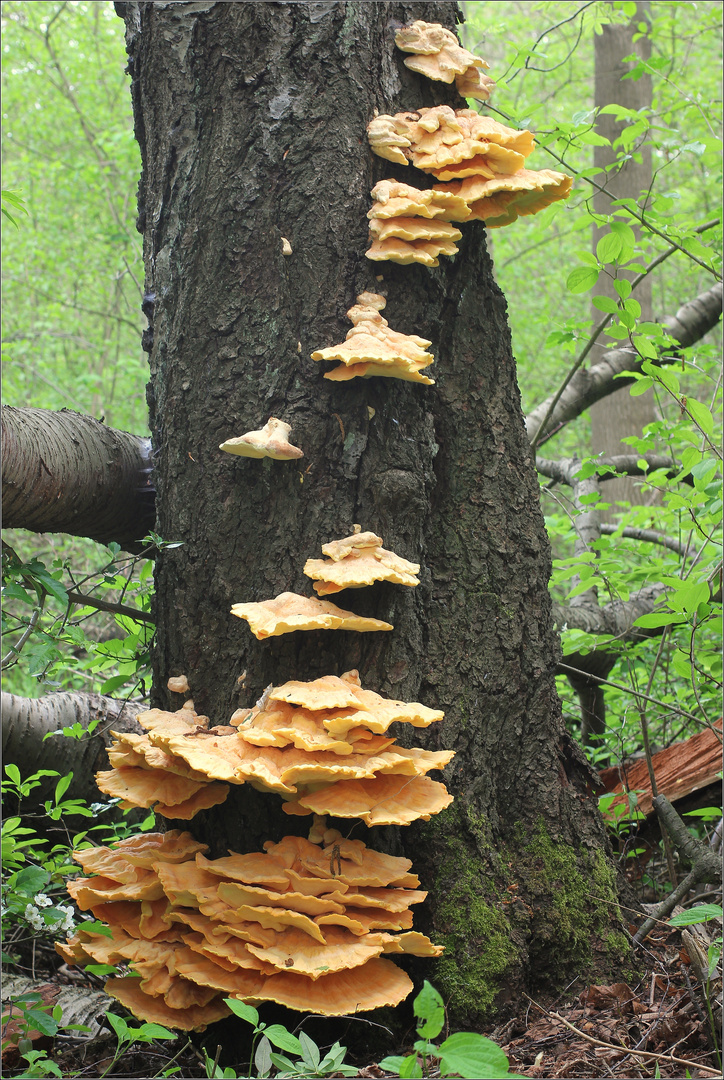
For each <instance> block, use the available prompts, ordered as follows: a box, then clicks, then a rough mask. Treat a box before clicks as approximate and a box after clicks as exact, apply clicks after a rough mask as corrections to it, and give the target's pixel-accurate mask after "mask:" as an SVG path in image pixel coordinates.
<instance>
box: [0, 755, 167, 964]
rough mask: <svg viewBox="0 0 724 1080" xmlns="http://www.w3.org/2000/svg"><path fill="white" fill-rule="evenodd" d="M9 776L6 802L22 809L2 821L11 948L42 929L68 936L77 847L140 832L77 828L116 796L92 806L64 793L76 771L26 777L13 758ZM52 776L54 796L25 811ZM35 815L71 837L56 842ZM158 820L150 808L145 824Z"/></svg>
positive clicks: (97, 927) (9, 956)
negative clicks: (41, 831)
mask: <svg viewBox="0 0 724 1080" xmlns="http://www.w3.org/2000/svg"><path fill="white" fill-rule="evenodd" d="M71 737H72V736H71ZM5 776H6V779H5V780H3V781H2V794H3V802H4V803H5V804H6V805H7V802H8V801H9V800H10V799H12V800H16V801H17V813H16V814H12V815H8V816H6V817H5V819H4V821H3V824H2V884H1V886H0V888H1V894H2V932H3V940H4V943H5V947H6V948H7V949H8V950H10V949H13V948H17V947H18V946H19V945H21V944H22V943H23V942H25V941H29V940H31V939H34V938H37V936H38V935H39V934H43V935H47V936H48V937H50V938H51V939H54V938H62V937H66V936H67V935H68V934H69V933H70V932H71V931H73V930H74V929H75V927H76V924H77V920H78V915H77V913H76V911H75V909H74V908H73V906H72V904H69V903H67V900H68V895H67V884H66V883H67V878H68V875H70V874H73V873H76V872H77V871H78V867H77V865H76V864H75V863H74V862H73V858H72V853H73V850H75V849H77V848H84V847H89V846H92V842H93V841H95V842H96V843H108V842H110V841H113V840H119V839H122V838H123V837H124V836H126V835H130V833H131V832H134V833H135V832H137V831H138V828H139V826H133V827H131V826H129V825H127V824H126V823H125V822H123V821H122V822H121V823H120V824H117V825H109V824H98V825H92V826H91V827H90V828H89V829H86V830H84V831H82V832H80V833H75V834H73V832H72V830H71V828H70V827H69V819H70V818H73V817H81V818H86V819H87V818H96V819H97V818H98V816H99V815H100V814H102V813H103V812H104V811H107V810H108V809H109V808H110V807H111V806H112V805H114V803H115V802H117V800H112V801H111V802H108V803H95V804H93V806H90V807H89V806H87V805H86V804H85V803H84V802H82V801H81V800H79V799H66V798H64V796H65V793H66V791H67V790H68V786H69V785H70V782H71V780H72V778H73V774H72V773H69V774H67V775H66V776H60V774H59V773H57V772H55V771H54V770H52V769H41V770H40V771H38V772H36V773H34V774H33V775H32V776H29V777H27V778H26V779H23V778H22V776H21V774H20V771H19V769H18V768H17V766H16V765H12V764H9V765H6V766H5ZM49 777H58V781H57V783H56V785H55V790H54V792H53V795H52V798H50V799H46V800H45V802H44V804H43V812H42V813H41V814H37V815H33V814H27V813H23V806H22V801H23V799H26V798H27V797H28V795H30V793H31V792H32V791H34V790H35V789H36V788H38V787H40V786H41V785H42V784H43V782H44V780H45V778H49ZM21 815H22V816H21ZM36 820H39V821H40V822H42V823H43V824H47V822H48V821H54V822H57V823H58V825H59V826H61V828H62V829H63V830H64V831H65V834H66V837H67V839H66V841H65V842H62V843H55V844H51V841H50V840H49V839H48V838H47V836H39V835H38V833H37V830H36V828H35V827H34V822H35V821H36ZM153 825H154V816H153V814H148V815H147V817H146V819H145V821H144V822H143V823H142V824H141V825H140V829H141V831H144V830H148V829H150V828H152V827H153ZM63 901H66V902H63ZM82 919H83V926H84V927H87V928H92V929H93V930H94V931H95V932H97V933H106V932H107V928H106V927H104V926H103V924H100V923H95V922H94V921H92V920H90V918H89V917H88V916H83V917H82ZM2 960H3V963H8V964H13V963H15V962H16V960H17V956H16V955H14V954H13V953H11V952H9V951H8V952H6V951H3V953H2ZM88 970H90V969H88Z"/></svg>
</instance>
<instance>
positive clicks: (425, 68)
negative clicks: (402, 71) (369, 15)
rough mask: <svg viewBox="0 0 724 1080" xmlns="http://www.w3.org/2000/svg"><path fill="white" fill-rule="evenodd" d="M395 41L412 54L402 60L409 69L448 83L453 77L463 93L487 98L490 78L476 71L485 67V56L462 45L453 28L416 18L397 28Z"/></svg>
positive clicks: (483, 99) (403, 50) (492, 85)
mask: <svg viewBox="0 0 724 1080" xmlns="http://www.w3.org/2000/svg"><path fill="white" fill-rule="evenodd" d="M395 44H396V45H397V47H398V49H401V50H402V52H408V53H414V54H415V55H414V56H408V57H407V59H406V60H405V61H404V63H405V67H408V68H409V69H410V71H417V72H419V73H420V74H421V75H425V76H427V78H428V79H435V80H436V81H437V82H445V83H451V82H452V81H453V79H454V80H455V83H456V85H457V88H458V90H459V92H460V93H461V94H462V95H463V96H464V97H475V98H479V99H480V100H481V101H487V100H488V98H489V97H490V93H491V91H492V90H493V88H494V87H495V83H494V82H493V80H492V79H490V78H488V76H486V75H483V74H482V71H480V69H481V68H487V67H489V65H488V64H486V62H485V60H483V59H482V58H481V57H479V56H475V54H474V53H471V52H468V50H467V49H463V48H462V46H461V45H460V43H459V42H458V39H457V38H456V37H455V35H454V34H453V32H452V31H451V30H447V29H445V27H444V26H441V25H440V23H427V22H423V21H422V20H421V19H417V20H415V22H413V23H410V24H409V25H408V26H403V27H402V29H401V30H398V31H397V33H396V34H395Z"/></svg>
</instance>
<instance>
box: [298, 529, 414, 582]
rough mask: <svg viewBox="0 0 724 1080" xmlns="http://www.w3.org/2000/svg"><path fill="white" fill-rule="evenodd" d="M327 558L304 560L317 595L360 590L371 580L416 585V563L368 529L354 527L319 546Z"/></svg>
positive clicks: (306, 572)
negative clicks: (387, 546)
mask: <svg viewBox="0 0 724 1080" xmlns="http://www.w3.org/2000/svg"><path fill="white" fill-rule="evenodd" d="M322 552H323V553H324V554H325V555H327V556H328V558H327V559H307V561H306V563H305V564H304V573H305V574H306V575H307V577H310V578H312V580H313V581H314V589H315V591H316V592H317V593H319V595H320V596H327V595H328V594H329V593H336V592H341V591H342V590H343V589H361V588H363V587H364V586H365V585H371V584H372V583H373V582H375V581H389V582H392V583H393V584H395V585H410V586H414V585H419V584H420V582H419V580H418V578H417V577H416V576H415V575H416V574H419V572H420V566H419V563H411V562H408V561H407V560H406V559H403V558H401V557H400V556H399V555H396V554H395V552H394V551H387V550H386V549H385V548H383V547H382V539H381V537H379V536H375V534H374V533H371V532H365V533H363V532H361V531H360V526H359V525H355V526H354V532H353V533H352V535H351V536H346V537H345V538H344V539H343V540H335V541H333V542H332V543H329V544H323V545H322Z"/></svg>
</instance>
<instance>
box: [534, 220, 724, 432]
mask: <svg viewBox="0 0 724 1080" xmlns="http://www.w3.org/2000/svg"><path fill="white" fill-rule="evenodd" d="M719 221H720V219H719V218H715V219H714V220H713V221H707V222H705V223H704V224H703V225H698V226H697V228H696V229H695V230H694V232H697V233H703V232H706V231H707V229H713V228H714V226H715V225H718V224H719ZM680 250H681V248H680V247H679V245H678V244H675V245H671V246H670V247H669V248H668V249H667V250H666V251H664V252H662V254H661V255H658V256H657V257H656V258H655V259H654V260H653V262H651V263H649V265H648V266H647V267H646V269H645V270H642V271H641V273H640V274H639V275H638V276H637V277H635V278H634V279H633V281H632V282H631V291H632V292H633V290H634V289H635V288H636V286H637V285H640V284H641V282H642V281H643V280H644V278H645V277H648V275H649V274H650V273H651V271H652V270H654V269H655V268H656V267H657V266H660V265H661V263H662V262H664V261H665V260H666V259H668V258H669V256H671V255H673V254H674V252H676V251H680ZM687 254H688V252H687ZM612 319H613V314H612V313H611V314H608V315H604V317H603V318H602V319H601V320H600V321H599V322H598V323H597V324H596V326H595V328H594V330H593V333H592V334H591V336H590V337H589V339H588V341H587V342H586V344H585V345H584V346H583V349H582V350H581V352H580V353H579V355H578V356H577V357H576V359H575V361H574V363H573V366H572V367H571V368H570V370H569V371H568V374H567V375H566V377H565V379H564V380H563V382H562V384H561V386H560V387H559V389H558V391H557V393H556V394H555V396H554V397H553V399H552V401H551V403H550V406H549V408H548V412H547V413H546V415H545V416H544V417H543V422H542V423H541V425H540V427H539V428H538V431H537V433H536V436H535V438H534V439H533V442H532V443H531V447H532V449H533V450H535V449H536V448H537V447H538V445H539V444H540V442H541V440H542V439H543V436H544V435H547V433H546V427H547V426H548V421H549V420H550V418H551V416H552V415H553V412H554V410H555V407H556V405H557V404H558V402H559V401H560V399H561V397H562V396H563V393H564V391H565V389H566V387H567V386H568V384H569V382H570V381H571V379H572V378H573V376H574V375H575V374H576V372H577V371H578V370H579V368H580V367H581V366H582V364H583V361H584V360H585V359H586V357H587V356H588V355H589V353H590V352H591V349H592V348H593V346H594V345H595V344H596V342H597V341H598V338H599V337H600V336H601V334H602V333H603V331H604V330H605V329H606V327H607V326H608V324H609V323H610V322H611V320H612ZM551 434H552V433H551Z"/></svg>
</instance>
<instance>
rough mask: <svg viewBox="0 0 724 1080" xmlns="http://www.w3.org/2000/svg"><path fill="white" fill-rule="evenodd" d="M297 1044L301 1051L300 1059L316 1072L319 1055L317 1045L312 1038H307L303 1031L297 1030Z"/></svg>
mask: <svg viewBox="0 0 724 1080" xmlns="http://www.w3.org/2000/svg"><path fill="white" fill-rule="evenodd" d="M299 1044H300V1048H301V1051H302V1061H303V1062H304V1064H305V1065H308V1066H309V1068H310V1069H314V1071H315V1072H316V1071H317V1066H318V1065H319V1061H320V1057H321V1055H320V1053H319V1047H318V1046H317V1044H316V1043H315V1041H314V1039H310V1038H309V1036H308V1035H307V1033H306V1032H305V1031H300V1032H299Z"/></svg>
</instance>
